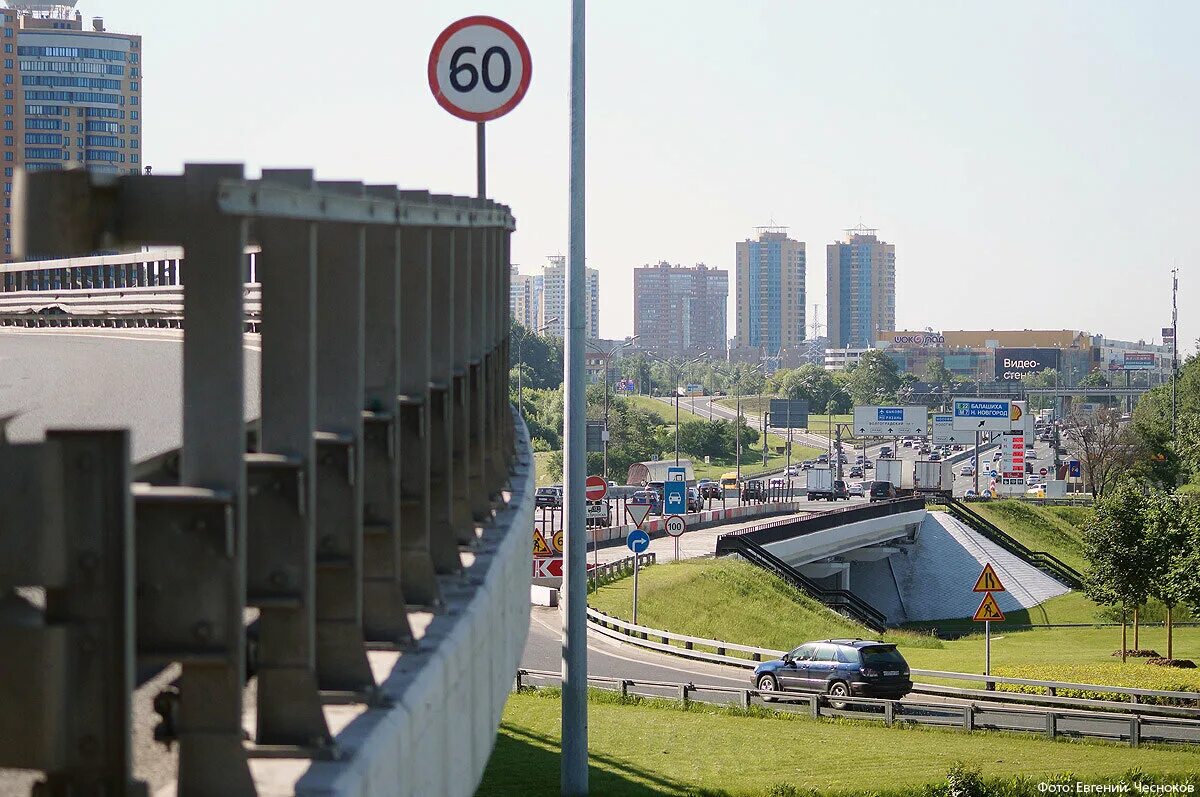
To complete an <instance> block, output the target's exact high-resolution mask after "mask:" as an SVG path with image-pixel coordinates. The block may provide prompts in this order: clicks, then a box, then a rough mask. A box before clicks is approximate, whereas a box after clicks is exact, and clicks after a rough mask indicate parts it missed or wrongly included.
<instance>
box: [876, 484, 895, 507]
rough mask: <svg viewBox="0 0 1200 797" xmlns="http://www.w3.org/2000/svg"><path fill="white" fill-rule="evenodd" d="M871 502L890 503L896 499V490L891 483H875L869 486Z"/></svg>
mask: <svg viewBox="0 0 1200 797" xmlns="http://www.w3.org/2000/svg"><path fill="white" fill-rule="evenodd" d="M870 497H871V502H872V503H874V502H875V501H890V500H891V499H893V498H895V497H896V488H895V486H893V485H892V483H891V482H875V483H874V484H872V485H871V492H870Z"/></svg>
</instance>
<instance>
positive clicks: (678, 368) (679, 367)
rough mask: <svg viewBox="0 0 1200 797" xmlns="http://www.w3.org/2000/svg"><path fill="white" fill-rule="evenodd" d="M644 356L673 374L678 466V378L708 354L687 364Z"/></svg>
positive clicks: (706, 353)
mask: <svg viewBox="0 0 1200 797" xmlns="http://www.w3.org/2000/svg"><path fill="white" fill-rule="evenodd" d="M646 355H647V356H648V357H649V358H650V359H652V360H656V361H658V362H660V363H662V364H663V365H665V366H667V367H668V368H670V369H671V370H672V371H673V372H674V373H675V464H676V465H679V378H680V377H681V376H682V375H683V369H684V368H687V367H688V366H689V365H695V364H696V363H698V362H700V361H701V360H703V359H704V358H705V357H707V356H708V352H703V353H701V354H700V356H699V357H694V358H692V359H690V360H688V361H687V362H683V361H681V360H664V359H662V358H661V357H655V356H654V355H653V354H651V353H649V352H647V353H646Z"/></svg>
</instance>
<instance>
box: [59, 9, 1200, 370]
mask: <svg viewBox="0 0 1200 797" xmlns="http://www.w3.org/2000/svg"><path fill="white" fill-rule="evenodd" d="M569 8H570V3H569V2H568V0H507V1H503V0H484V1H483V2H478V1H477V2H459V1H458V0H439V2H399V3H324V2H322V3H318V2H309V1H308V0H294V1H293V2H288V3H283V2H271V1H269V0H257V1H255V2H245V0H241V1H239V2H235V1H234V0H209V2H207V3H181V2H164V1H163V0H154V1H153V2H151V1H150V0H81V3H80V9H81V10H82V11H83V13H84V14H85V16H88V17H90V16H94V15H103V16H105V17H106V19H107V24H108V26H109V28H110V29H112V30H120V31H129V32H139V33H141V34H143V35H144V36H145V44H144V50H145V80H144V90H145V111H146V117H145V123H144V128H145V129H144V148H145V156H146V159H145V161H146V162H147V163H150V164H153V165H154V167H155V170H156V171H157V172H171V171H175V170H177V169H179V168H180V166H181V164H182V163H183V162H184V161H188V160H192V161H199V160H225V161H231V160H232V161H245V162H246V163H247V164H248V166H249V167H250V169H251V170H252V171H253V173H256V172H257V170H258V169H259V168H261V167H263V166H300V165H309V166H313V167H315V168H316V169H317V172H318V176H319V177H322V178H329V179H335V178H337V179H348V178H353V179H365V180H367V181H368V182H395V183H398V184H400V185H402V186H404V187H408V188H430V189H432V190H435V191H438V192H452V193H460V194H470V193H472V192H473V191H474V187H475V182H474V181H475V177H474V130H473V125H471V124H470V123H467V122H464V121H461V120H459V119H456V118H454V117H452V116H450V115H449V114H448V113H446V112H445V111H443V110H442V109H441V108H440V107H439V106H438V105H437V104H436V103H435V101H434V99H433V97H432V96H431V94H430V91H429V88H428V84H427V81H426V75H425V68H426V61H427V58H428V55H429V48H430V46H431V44H432V43H433V40H434V38H435V37H436V36H437V34H438V33H439V32H440V31H441V30H442V29H443V28H444V27H445V26H446V25H447V24H448V23H450V22H452V21H454V20H455V19H458V18H459V17H462V16H467V15H470V14H478V13H483V14H491V15H494V16H498V17H500V18H501V19H504V20H506V21H507V22H509V23H511V24H512V25H513V26H514V27H516V28H517V30H519V31H520V32H521V33H522V34H523V35H524V37H525V39H526V41H527V42H528V44H529V47H530V50H531V52H532V56H533V62H534V66H533V82H532V85H531V87H530V89H529V93H528V94H527V95H526V97H525V100H524V102H523V103H522V104H521V105H520V106H519V107H517V108H516V110H514V111H513V112H512V113H511V114H509V115H508V116H506V117H504V118H502V119H499V120H497V121H495V122H492V123H490V124H489V126H488V136H489V153H488V154H489V159H490V168H489V175H488V187H489V194H490V195H491V196H493V197H494V198H497V199H499V200H500V201H502V202H505V203H507V204H509V205H511V206H512V207H513V210H514V213H515V214H516V217H517V221H518V230H517V233H516V235H515V237H514V239H513V258H514V261H515V262H516V263H519V264H520V266H521V268H522V270H524V271H527V272H528V271H533V270H535V269H537V268H539V267H540V265H541V264H542V263H543V262H544V258H545V256H546V255H548V254H555V253H559V252H565V251H566V250H567V146H568V125H567V121H568V117H567V113H568V77H569V76H568V49H569V44H570V36H569ZM1198 29H1200V3H1195V2H1148V3H1129V2H1100V1H1098V0H1089V1H1088V2H1045V1H1039V2H1036V3H1035V2H1010V3H1003V4H1000V3H990V2H989V3H984V2H949V0H946V1H945V2H934V1H933V0H925V1H923V2H916V0H913V1H912V2H898V1H897V0H886V2H870V3H868V2H824V3H809V2H798V1H797V2H767V1H766V0H741V2H736V3H730V2H702V1H701V0H687V1H685V0H678V1H675V0H672V1H669V2H668V1H667V0H594V2H592V3H590V4H589V9H588V41H587V48H588V70H589V71H588V95H587V96H588V125H587V131H588V160H587V164H588V166H587V168H588V180H589V182H588V193H587V197H588V228H587V229H588V233H587V244H588V264H589V265H591V266H594V267H596V268H598V269H599V270H600V275H601V277H600V279H601V304H600V308H601V318H600V329H601V333H602V335H604V336H605V337H621V336H624V335H628V334H631V332H632V327H633V319H632V313H633V303H632V301H631V297H630V292H631V288H632V282H633V275H632V268H633V267H634V266H637V265H641V264H644V263H652V262H657V261H659V260H664V259H665V260H669V261H671V262H680V263H684V264H689V265H690V264H692V263H696V262H705V263H707V264H709V265H715V266H720V267H724V268H729V269H730V270H731V271H732V268H733V262H734V244H735V242H736V241H738V240H741V239H743V238H745V237H747V236H752V235H753V234H754V230H753V228H754V227H755V226H757V225H765V224H768V223H772V222H773V223H775V224H779V225H784V226H787V227H790V228H791V234H792V236H793V237H794V238H797V239H799V240H802V241H805V242H806V243H807V245H808V299H807V304H808V310H809V313H810V316H811V313H812V305H814V304H819V305H821V320H822V322H823V321H824V313H825V244H826V243H828V242H830V241H833V240H835V239H836V238H838V237H839V236H841V235H842V232H841V231H842V230H843V229H844V228H846V227H851V226H854V225H857V224H858V223H859V222H860V221H861V222H863V223H865V224H866V225H868V226H871V227H876V228H878V230H879V233H880V236H881V238H883V239H884V240H886V241H889V242H891V243H894V244H896V274H897V276H896V283H897V299H896V311H897V322H898V325H899V326H900V327H902V328H910V329H915V328H925V327H933V328H935V329H962V328H966V329H979V328H983V329H988V328H995V329H1011V328H1018V329H1021V328H1078V329H1084V330H1088V331H1091V332H1093V333H1104V334H1106V335H1108V336H1110V337H1117V338H1125V339H1134V340H1137V339H1139V338H1145V339H1147V340H1149V339H1151V338H1157V336H1158V334H1159V329H1160V327H1162V326H1166V325H1167V324H1168V323H1169V319H1170V274H1169V269H1170V268H1171V266H1172V265H1173V264H1176V265H1178V266H1179V267H1180V268H1181V288H1182V298H1181V301H1180V306H1181V313H1180V315H1181V319H1182V321H1181V325H1180V327H1181V333H1180V338H1181V343H1186V348H1187V349H1189V350H1190V349H1191V348H1192V341H1193V340H1194V338H1195V337H1196V335H1197V334H1200V329H1198V328H1197V326H1196V325H1195V324H1193V323H1192V322H1191V319H1192V317H1193V314H1194V313H1195V312H1196V311H1197V310H1200V284H1198V279H1197V277H1198V275H1200V272H1198V270H1197V269H1196V263H1197V260H1198V258H1200V231H1198V229H1197V227H1198V224H1197V220H1198V219H1200V212H1198V211H1200V198H1198V197H1200V154H1198V153H1197V145H1196V142H1197V138H1198V136H1197V131H1198V130H1200V48H1198V47H1196V44H1195V32H1196V30H1198ZM730 282H731V286H732V283H733V279H732V274H731V280H730ZM809 321H810V323H811V321H812V319H811V317H810V319H809ZM733 333H734V327H733V317H732V314H731V315H730V323H729V334H730V336H732V335H733Z"/></svg>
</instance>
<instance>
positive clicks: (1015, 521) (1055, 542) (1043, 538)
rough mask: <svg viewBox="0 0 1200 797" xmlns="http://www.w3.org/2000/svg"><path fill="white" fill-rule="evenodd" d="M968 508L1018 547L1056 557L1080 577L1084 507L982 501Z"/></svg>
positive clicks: (1086, 510) (1087, 515)
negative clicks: (1005, 533)
mask: <svg viewBox="0 0 1200 797" xmlns="http://www.w3.org/2000/svg"><path fill="white" fill-rule="evenodd" d="M971 508H972V509H974V510H975V511H976V512H978V513H979V514H980V515H982V516H983V517H984V518H986V519H987V520H990V521H991V522H992V523H994V524H995V525H997V526H999V527H1000V528H1001V529H1003V530H1004V531H1005V532H1007V533H1008V534H1010V535H1012V536H1013V537H1015V538H1016V539H1017V540H1018V541H1019V542H1020V543H1021V544H1022V545H1024V546H1025V547H1027V548H1029V549H1031V550H1034V551H1045V552H1046V553H1050V554H1053V555H1055V556H1057V557H1058V558H1059V559H1061V560H1062V561H1064V562H1066V563H1067V564H1068V565H1070V566H1071V567H1073V568H1075V569H1076V570H1078V571H1079V572H1081V573H1083V572H1086V571H1087V558H1086V557H1085V556H1084V555H1083V527H1084V525H1086V523H1087V521H1088V520H1090V519H1091V514H1092V510H1091V509H1090V508H1086V507H1071V506H1063V507H1057V506H1037V505H1034V504H1027V503H1024V502H1021V501H986V502H980V503H975V504H971Z"/></svg>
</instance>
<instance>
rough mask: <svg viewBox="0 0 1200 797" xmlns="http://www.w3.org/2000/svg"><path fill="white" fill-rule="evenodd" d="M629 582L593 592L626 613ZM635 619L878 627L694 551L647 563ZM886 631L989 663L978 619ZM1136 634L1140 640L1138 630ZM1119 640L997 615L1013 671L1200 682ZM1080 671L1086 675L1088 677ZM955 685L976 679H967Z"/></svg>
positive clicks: (1161, 647)
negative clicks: (1125, 649)
mask: <svg viewBox="0 0 1200 797" xmlns="http://www.w3.org/2000/svg"><path fill="white" fill-rule="evenodd" d="M632 588H633V585H632V579H629V578H625V579H621V580H619V581H615V582H612V583H611V584H608V585H606V586H604V587H601V588H600V590H599V592H597V593H594V594H593V595H592V596H591V599H590V604H591V605H592V606H593V607H594V608H596V609H599V610H601V611H604V612H607V613H608V614H612V615H615V616H617V617H620V618H621V619H624V620H628V619H629V618H630V614H631V605H632ZM1092 612H1095V605H1094V604H1092V603H1091V602H1090V601H1088V600H1087V598H1085V597H1083V596H1081V595H1078V594H1075V593H1068V594H1067V595H1064V596H1061V597H1059V598H1055V599H1053V600H1050V601H1047V602H1046V603H1045V604H1043V605H1042V606H1041V607H1035V608H1034V609H1033V610H1030V611H1029V612H1026V613H1018V612H1014V613H1012V615H1011V616H1012V617H1013V622H1014V623H1017V622H1028V621H1030V620H1032V619H1035V618H1036V619H1040V620H1041V621H1043V622H1093V620H1089V619H1086V618H1088V617H1089V616H1091V615H1090V613H1092ZM1022 614H1024V615H1025V616H1024V617H1022V616H1021V615H1022ZM638 622H639V623H640V624H642V625H646V626H649V627H651V628H660V629H664V630H667V631H672V632H675V633H678V634H687V635H690V636H698V637H703V638H706V639H718V640H722V641H724V642H736V643H739V644H743V645H753V646H757V647H765V648H771V649H774V650H790V649H791V648H793V647H795V646H796V645H798V644H800V643H802V642H805V641H808V640H813V639H828V638H832V637H862V638H864V639H866V638H877V637H879V636H880V635H879V634H876V633H875V632H873V631H871V630H869V629H867V628H864V627H863V626H860V625H858V624H857V623H854V622H852V621H850V620H848V619H846V618H844V617H842V616H841V615H838V614H836V613H834V612H831V611H830V610H828V609H827V608H825V607H824V606H822V605H821V604H819V603H817V602H816V601H814V600H812V599H811V598H809V597H808V596H806V595H804V594H803V593H801V592H799V591H798V590H795V589H793V588H792V587H791V586H789V585H788V584H787V583H785V582H784V581H783V580H781V579H779V578H778V577H776V576H774V575H772V574H770V573H768V572H766V571H764V570H762V569H760V568H758V567H755V566H754V565H751V564H748V563H745V562H742V561H739V560H736V559H733V558H721V559H692V560H685V561H682V562H678V563H674V562H673V563H670V564H661V565H655V566H653V567H650V568H647V569H645V570H643V571H642V573H641V577H640V583H639V585H638ZM955 623H957V624H959V625H960V626H962V627H964V628H969V630H971V631H973V632H974V633H972V634H971V635H970V636H965V637H961V638H959V639H954V640H939V639H936V638H934V637H932V636H930V635H929V633H928V628H929V627H930V626H938V627H940V628H942V629H943V630H946V629H948V628H949V627H951V626H952V625H954V624H955ZM882 636H883V638H884V639H885V640H887V641H891V642H896V643H897V644H899V645H900V646H901V650H902V651H903V653H904V656H905V658H906V659H907V660H908V662H909V664H910V665H912V666H913V667H916V668H918V669H924V670H946V671H952V672H970V673H982V672H983V660H984V637H983V628H982V625H981V624H977V623H966V622H964V621H963V620H961V619H957V618H956V619H954V620H952V621H942V622H940V623H939V622H930V623H923V624H921V626H920V627H906V628H903V629H894V630H891V631H889V632H887V633H885V634H883V635H882ZM1129 644H1130V646H1132V644H1133V636H1132V633H1131V634H1130V636H1129ZM1120 646H1121V629H1120V628H1119V627H1118V628H1112V627H1106V628H1097V627H1083V628H1034V629H1030V630H1021V631H1009V630H1006V628H1005V627H1004V623H995V624H993V626H992V671H993V672H994V673H995V674H997V675H1005V674H1014V675H1015V674H1016V673H1017V672H1018V671H1022V670H1024V669H1025V668H1028V667H1030V666H1037V667H1039V668H1044V669H1043V670H1042V673H1043V674H1041V675H1039V677H1041V678H1051V677H1053V678H1058V679H1059V680H1071V681H1083V682H1087V683H1103V684H1108V685H1113V686H1130V687H1136V686H1142V687H1145V686H1147V684H1148V681H1147V679H1148V678H1152V679H1155V683H1161V685H1160V686H1156V687H1155V688H1170V689H1188V690H1200V669H1195V670H1183V669H1173V668H1172V669H1164V668H1160V667H1155V666H1153V665H1150V664H1146V663H1145V661H1144V660H1140V659H1131V660H1130V661H1128V662H1127V663H1125V664H1121V660H1120V658H1119V657H1115V656H1113V655H1112V654H1113V653H1114V651H1117V650H1118V649H1119V648H1120ZM1141 646H1142V647H1143V648H1150V647H1152V648H1154V649H1156V650H1158V651H1159V652H1160V653H1163V654H1164V655H1165V653H1166V632H1165V630H1164V629H1163V628H1161V627H1143V628H1142V631H1141ZM1174 653H1175V657H1176V658H1190V659H1193V660H1197V661H1200V628H1194V627H1189V628H1176V629H1175V646H1174ZM1148 672H1151V673H1152V675H1147V673H1148ZM1083 674H1086V678H1085V677H1081V676H1082V675H1083ZM955 685H957V686H974V684H968V683H967V682H958V683H956V684H955Z"/></svg>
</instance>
